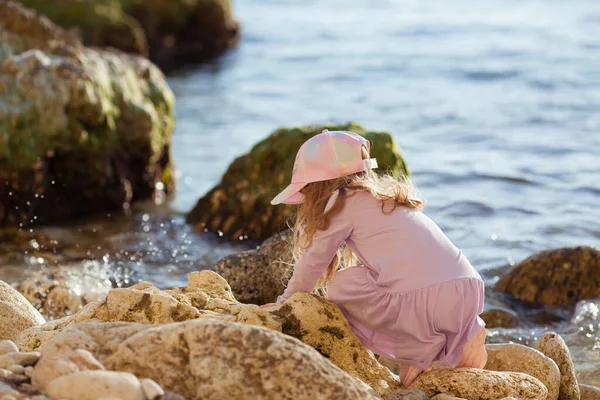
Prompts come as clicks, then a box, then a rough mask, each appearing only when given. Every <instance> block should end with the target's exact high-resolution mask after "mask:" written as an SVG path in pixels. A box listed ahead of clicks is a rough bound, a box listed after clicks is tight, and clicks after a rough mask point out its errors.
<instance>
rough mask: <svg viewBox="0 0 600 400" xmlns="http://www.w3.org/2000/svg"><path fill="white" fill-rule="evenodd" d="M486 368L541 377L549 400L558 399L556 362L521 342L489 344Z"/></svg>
mask: <svg viewBox="0 0 600 400" xmlns="http://www.w3.org/2000/svg"><path fill="white" fill-rule="evenodd" d="M485 347H486V350H487V353H488V361H487V364H486V365H485V369H488V370H491V371H512V372H523V373H525V374H527V375H531V376H533V377H535V378H537V379H539V380H540V381H541V382H542V383H543V384H544V385H545V386H546V388H547V389H548V397H546V399H547V400H557V399H558V391H559V386H560V371H559V370H558V366H557V365H556V363H555V362H554V361H553V360H552V359H551V358H549V357H546V356H545V355H544V354H542V353H541V352H539V351H537V350H535V349H532V348H531V347H527V346H523V345H520V344H512V343H511V344H488V345H486V346H485Z"/></svg>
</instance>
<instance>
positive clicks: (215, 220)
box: [187, 123, 408, 240]
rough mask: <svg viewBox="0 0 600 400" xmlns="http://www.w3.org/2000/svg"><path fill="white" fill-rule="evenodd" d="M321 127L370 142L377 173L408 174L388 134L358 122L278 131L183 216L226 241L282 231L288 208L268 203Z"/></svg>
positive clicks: (259, 237)
mask: <svg viewBox="0 0 600 400" xmlns="http://www.w3.org/2000/svg"><path fill="white" fill-rule="evenodd" d="M323 129H329V130H330V131H334V130H345V131H352V132H355V133H358V134H360V135H363V136H364V137H366V138H367V139H369V140H370V141H371V143H372V149H371V153H372V156H373V157H376V158H377V162H378V164H379V169H378V171H380V172H384V171H391V172H394V173H396V174H404V175H408V168H407V167H406V164H405V163H404V160H403V159H402V156H401V154H400V152H399V149H398V147H397V145H396V143H395V141H394V139H393V137H392V135H391V134H389V133H387V132H375V131H367V130H366V129H365V128H363V127H362V126H360V125H358V124H356V123H349V124H346V125H326V126H307V127H300V128H293V129H288V128H282V129H278V130H277V131H275V132H273V133H272V134H271V135H270V136H268V137H267V138H266V139H264V140H262V141H261V142H259V143H258V144H256V145H255V146H254V147H253V148H252V150H250V152H249V153H247V154H245V155H243V156H241V157H238V158H237V159H236V160H235V161H234V162H233V163H232V164H231V165H230V166H229V168H228V169H227V171H226V172H225V174H224V175H223V178H222V180H221V183H219V185H217V186H216V187H214V188H213V189H212V190H211V191H210V192H208V193H207V194H206V195H205V196H204V197H202V198H201V199H200V200H199V201H198V203H196V206H195V207H194V209H193V210H192V211H191V212H190V213H189V214H188V215H187V221H188V222H189V223H192V224H194V225H195V226H196V228H197V229H198V230H201V231H202V230H205V229H207V230H210V231H215V232H216V231H220V232H222V233H223V235H225V236H226V237H228V238H230V239H235V240H237V239H239V238H240V237H246V236H247V237H248V238H250V239H256V240H263V239H266V238H268V237H269V236H271V235H273V234H275V233H277V232H280V231H282V230H284V229H285V226H286V225H285V221H286V220H287V219H289V218H290V217H291V216H292V211H293V208H292V207H289V206H282V205H278V206H272V205H271V204H270V202H271V200H272V198H273V197H275V195H277V193H278V192H279V191H280V190H281V189H283V188H284V187H286V186H287V185H288V184H289V182H290V179H291V175H292V168H293V165H294V160H295V157H296V153H297V151H298V149H299V148H300V146H301V145H302V144H303V143H304V142H305V141H306V140H307V139H309V138H310V137H312V136H314V135H316V134H318V133H321V132H322V131H323Z"/></svg>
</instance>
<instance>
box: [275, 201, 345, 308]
mask: <svg viewBox="0 0 600 400" xmlns="http://www.w3.org/2000/svg"><path fill="white" fill-rule="evenodd" d="M342 214H343V211H342ZM342 214H338V215H336V216H335V217H333V218H332V219H331V224H330V225H329V228H328V229H327V230H325V231H319V230H318V231H317V232H316V233H315V236H314V238H313V241H312V244H311V245H310V247H308V248H307V249H306V250H304V252H303V253H302V255H301V256H300V259H299V260H298V262H297V263H296V265H295V267H294V274H293V275H292V278H291V279H290V281H289V283H288V286H287V289H286V290H285V292H284V293H283V295H281V296H279V297H278V298H277V304H281V303H283V302H284V301H285V300H287V299H288V298H290V297H291V296H292V295H293V294H294V293H297V292H312V291H313V290H314V289H315V286H316V284H317V282H318V281H319V278H320V277H321V275H322V274H323V273H324V272H325V269H326V268H327V266H328V265H329V263H331V260H333V257H334V256H335V253H336V252H337V250H338V249H339V247H340V245H341V244H342V243H344V241H345V240H346V239H347V238H348V237H349V236H350V234H351V233H352V229H353V227H352V223H351V221H349V220H348V219H347V218H346V217H345V216H343V215H342Z"/></svg>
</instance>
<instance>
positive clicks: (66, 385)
mask: <svg viewBox="0 0 600 400" xmlns="http://www.w3.org/2000/svg"><path fill="white" fill-rule="evenodd" d="M46 393H47V394H48V395H49V396H50V397H51V398H52V399H64V400H96V399H98V398H102V397H105V398H110V397H114V398H117V399H128V400H144V394H143V392H142V385H141V384H140V381H139V380H138V378H136V376H135V375H133V374H130V373H127V372H115V371H83V372H75V373H73V374H71V375H66V376H61V377H60V378H56V379H54V380H52V381H50V383H48V386H47V387H46Z"/></svg>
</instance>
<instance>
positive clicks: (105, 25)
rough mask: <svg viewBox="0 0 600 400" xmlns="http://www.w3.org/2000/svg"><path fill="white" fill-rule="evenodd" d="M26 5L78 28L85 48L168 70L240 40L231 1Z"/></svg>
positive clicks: (33, 0) (88, 0) (35, 1)
mask: <svg viewBox="0 0 600 400" xmlns="http://www.w3.org/2000/svg"><path fill="white" fill-rule="evenodd" d="M21 2H23V3H24V4H25V5H27V6H28V7H32V8H34V9H35V10H37V11H38V12H40V13H41V14H45V15H47V16H48V17H50V19H52V20H53V21H54V22H56V23H57V24H59V25H61V26H63V27H66V28H76V29H77V30H78V31H79V32H80V34H81V36H82V38H83V40H84V43H86V45H89V46H100V47H105V46H110V47H114V48H117V49H120V50H123V51H126V52H131V53H138V54H141V55H144V56H147V55H149V56H150V58H151V59H152V60H153V61H154V62H156V63H157V64H158V65H159V66H160V67H161V68H163V69H171V68H174V67H177V66H181V65H182V64H184V63H191V62H201V61H207V60H209V59H211V58H214V57H217V56H220V55H221V54H223V53H225V52H226V51H227V50H228V49H230V48H232V47H234V46H235V45H236V44H237V41H238V38H239V23H238V22H237V21H236V20H235V19H234V17H233V14H232V11H231V5H230V2H229V1H228V0H209V1H206V0H191V1H184V0H172V1H169V2H163V1H160V0H150V1H145V2H137V1H125V0H120V1H109V2H98V1H95V0H61V2H60V3H58V4H56V3H52V4H49V3H47V2H45V1H44V0H21Z"/></svg>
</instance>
